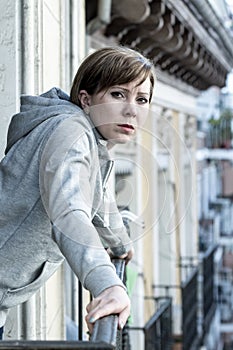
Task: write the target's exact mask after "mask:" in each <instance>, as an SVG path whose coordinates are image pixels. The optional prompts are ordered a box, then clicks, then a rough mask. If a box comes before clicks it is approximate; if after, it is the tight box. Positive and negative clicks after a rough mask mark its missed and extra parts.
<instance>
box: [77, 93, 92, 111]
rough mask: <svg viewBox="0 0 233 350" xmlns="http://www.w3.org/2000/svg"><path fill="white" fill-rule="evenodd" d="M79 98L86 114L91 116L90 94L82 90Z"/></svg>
mask: <svg viewBox="0 0 233 350" xmlns="http://www.w3.org/2000/svg"><path fill="white" fill-rule="evenodd" d="M78 98H79V101H80V104H81V107H82V109H83V110H84V112H85V113H86V114H89V107H90V95H89V94H88V92H87V91H86V90H80V91H79V94H78Z"/></svg>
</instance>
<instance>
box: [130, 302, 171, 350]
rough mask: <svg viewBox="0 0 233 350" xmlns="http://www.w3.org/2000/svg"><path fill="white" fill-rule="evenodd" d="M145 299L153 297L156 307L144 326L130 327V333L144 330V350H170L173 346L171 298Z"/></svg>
mask: <svg viewBox="0 0 233 350" xmlns="http://www.w3.org/2000/svg"><path fill="white" fill-rule="evenodd" d="M146 299H153V300H154V301H155V302H156V304H157V307H158V309H157V311H156V312H155V314H154V315H153V316H152V317H151V318H150V320H149V321H148V322H147V323H146V324H145V326H144V327H130V328H129V331H130V334H131V332H132V331H143V332H144V350H171V349H172V347H173V338H172V301H171V298H169V297H168V298H167V297H161V298H155V297H147V298H146ZM124 350H128V349H124Z"/></svg>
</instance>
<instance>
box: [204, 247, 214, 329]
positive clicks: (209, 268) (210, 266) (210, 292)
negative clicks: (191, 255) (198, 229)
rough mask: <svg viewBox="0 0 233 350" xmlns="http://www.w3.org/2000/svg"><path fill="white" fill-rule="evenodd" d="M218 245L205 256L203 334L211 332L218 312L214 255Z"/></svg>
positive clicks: (211, 248)
mask: <svg viewBox="0 0 233 350" xmlns="http://www.w3.org/2000/svg"><path fill="white" fill-rule="evenodd" d="M216 249H217V245H214V246H212V247H210V248H209V249H208V250H207V251H206V253H205V254H204V256H203V260H202V273H203V333H204V334H206V333H208V331H209V327H210V324H211V322H212V319H213V317H214V314H215V310H216V296H215V283H214V273H215V271H214V254H215V251H216Z"/></svg>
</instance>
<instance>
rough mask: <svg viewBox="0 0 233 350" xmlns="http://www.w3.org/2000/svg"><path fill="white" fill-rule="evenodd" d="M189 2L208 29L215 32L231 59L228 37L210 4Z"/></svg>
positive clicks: (196, 0) (199, 1)
mask: <svg viewBox="0 0 233 350" xmlns="http://www.w3.org/2000/svg"><path fill="white" fill-rule="evenodd" d="M191 2H192V4H193V5H194V6H195V7H196V9H197V10H198V12H199V13H201V14H202V16H203V18H204V19H205V21H206V22H207V23H208V24H209V25H210V27H212V28H214V29H215V30H216V32H217V33H218V34H219V36H220V38H221V39H222V41H223V44H224V46H225V47H226V49H227V50H228V52H229V53H230V55H231V57H233V45H232V40H231V39H230V35H229V33H228V32H227V30H226V29H225V28H224V26H223V24H222V22H221V20H220V18H219V17H218V16H217V14H216V13H215V11H214V10H213V8H212V6H211V5H210V3H209V2H208V1H203V0H191Z"/></svg>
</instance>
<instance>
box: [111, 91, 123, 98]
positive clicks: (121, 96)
mask: <svg viewBox="0 0 233 350" xmlns="http://www.w3.org/2000/svg"><path fill="white" fill-rule="evenodd" d="M111 95H112V96H113V97H115V98H123V97H124V94H123V93H122V92H120V91H113V92H111Z"/></svg>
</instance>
